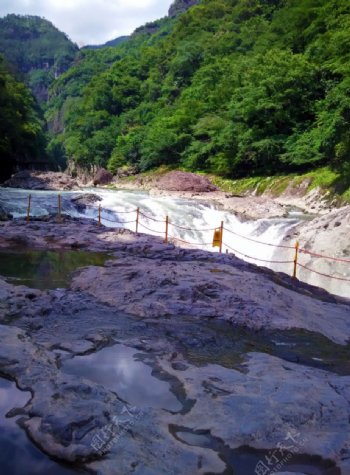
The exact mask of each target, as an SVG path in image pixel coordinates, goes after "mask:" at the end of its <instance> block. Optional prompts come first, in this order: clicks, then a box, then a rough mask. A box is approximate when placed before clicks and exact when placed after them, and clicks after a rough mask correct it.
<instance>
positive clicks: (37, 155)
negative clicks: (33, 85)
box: [0, 55, 46, 182]
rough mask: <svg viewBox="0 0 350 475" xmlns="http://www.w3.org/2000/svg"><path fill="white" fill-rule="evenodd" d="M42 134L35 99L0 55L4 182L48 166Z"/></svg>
mask: <svg viewBox="0 0 350 475" xmlns="http://www.w3.org/2000/svg"><path fill="white" fill-rule="evenodd" d="M42 130H43V121H42V120H41V119H40V114H39V112H38V106H37V104H36V102H35V99H34V98H33V96H32V94H31V92H30V91H29V90H28V89H27V87H26V86H25V85H24V84H23V83H20V82H18V81H17V80H16V79H15V78H14V77H13V75H12V74H11V73H10V72H9V70H8V68H7V66H6V64H5V62H4V59H3V57H1V55H0V182H1V181H3V180H5V179H7V178H9V176H10V175H11V174H12V173H13V172H14V171H15V170H16V169H17V168H22V167H31V166H37V167H40V166H41V165H43V164H44V163H45V162H46V158H45V157H46V154H45V137H44V134H43V132H42Z"/></svg>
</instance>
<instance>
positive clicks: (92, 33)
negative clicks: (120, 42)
mask: <svg viewBox="0 0 350 475" xmlns="http://www.w3.org/2000/svg"><path fill="white" fill-rule="evenodd" d="M171 3H173V0H0V17H3V16H5V15H7V14H8V13H16V14H21V15H39V16H41V17H44V18H46V19H47V20H49V21H51V22H52V23H53V24H54V25H55V26H56V27H57V28H59V29H60V30H61V31H63V32H64V33H66V34H67V35H68V36H69V37H70V38H71V39H72V40H73V41H74V42H75V43H77V44H79V46H84V45H87V44H103V43H105V42H106V41H109V40H112V39H114V38H117V37H118V36H123V35H128V34H130V33H132V32H133V31H134V30H135V28H137V27H138V26H141V25H143V24H144V23H147V22H149V21H152V20H157V19H158V18H162V17H164V16H165V15H166V14H167V13H168V9H169V7H170V5H171Z"/></svg>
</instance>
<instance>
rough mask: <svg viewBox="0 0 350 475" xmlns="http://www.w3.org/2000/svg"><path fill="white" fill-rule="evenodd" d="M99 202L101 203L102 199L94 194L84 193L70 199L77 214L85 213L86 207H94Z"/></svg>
mask: <svg viewBox="0 0 350 475" xmlns="http://www.w3.org/2000/svg"><path fill="white" fill-rule="evenodd" d="M100 201H102V198H101V197H100V196H98V195H95V194H94V193H85V194H83V195H78V196H75V197H74V198H72V203H73V204H74V206H75V207H76V208H77V210H78V211H79V212H83V211H85V210H86V208H87V207H88V206H93V205H96V203H97V204H98V203H99V202H100Z"/></svg>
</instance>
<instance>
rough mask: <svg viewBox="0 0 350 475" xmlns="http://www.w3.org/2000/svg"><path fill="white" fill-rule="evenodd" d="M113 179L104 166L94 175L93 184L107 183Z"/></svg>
mask: <svg viewBox="0 0 350 475" xmlns="http://www.w3.org/2000/svg"><path fill="white" fill-rule="evenodd" d="M112 180H113V175H112V173H110V172H109V171H107V170H105V169H104V168H100V170H98V171H97V172H96V175H95V176H94V186H98V185H108V184H109V183H111V181H112Z"/></svg>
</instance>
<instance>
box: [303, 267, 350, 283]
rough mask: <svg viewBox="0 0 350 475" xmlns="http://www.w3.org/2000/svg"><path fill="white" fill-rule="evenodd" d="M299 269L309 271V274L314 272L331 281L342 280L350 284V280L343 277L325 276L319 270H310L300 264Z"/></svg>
mask: <svg viewBox="0 0 350 475" xmlns="http://www.w3.org/2000/svg"><path fill="white" fill-rule="evenodd" d="M298 266H299V267H302V268H303V269H306V270H308V271H309V272H313V273H314V274H318V275H321V276H323V277H328V278H330V279H336V280H342V281H344V282H350V279H345V278H343V277H336V276H334V275H329V274H324V273H323V272H318V271H317V270H314V269H310V267H307V266H304V265H303V264H300V263H298Z"/></svg>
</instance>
